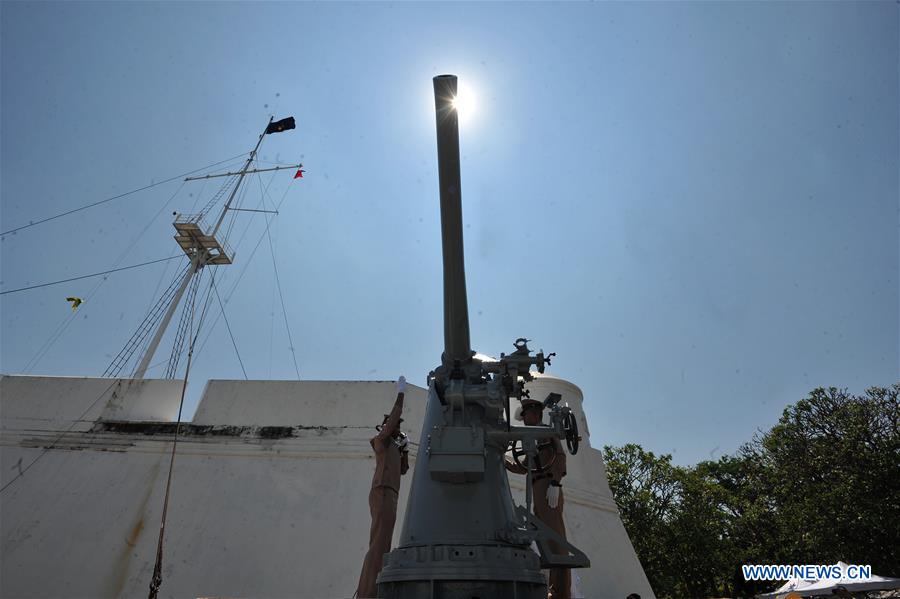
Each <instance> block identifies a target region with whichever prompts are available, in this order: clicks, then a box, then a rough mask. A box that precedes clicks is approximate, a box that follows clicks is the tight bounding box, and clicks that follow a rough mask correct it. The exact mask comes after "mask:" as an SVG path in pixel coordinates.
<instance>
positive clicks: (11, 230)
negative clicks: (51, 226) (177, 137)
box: [0, 152, 246, 237]
mask: <svg viewBox="0 0 900 599" xmlns="http://www.w3.org/2000/svg"><path fill="white" fill-rule="evenodd" d="M244 154H246V152H244V153H242V154H238V155H237V156H232V157H231V158H226V159H225V160H220V161H219V162H214V163H212V164H209V165H207V166H204V167H200V168H197V169H194V170H192V171H188V172H186V173H182V174H180V175H175V176H174V177H169V178H168V179H164V180H163V181H160V182H159V183H151V184H150V185H145V186H144V187H140V188H138V189H133V190H131V191H126V192H125V193H120V194H119V195H116V196H113V197H111V198H106V199H105V200H100V201H99V202H94V203H92V204H88V205H86V206H82V207H80V208H74V209H73V210H68V211H66V212H62V213H60V214H57V215H55V216H49V217H47V218H42V219H41V220H36V221H32V222H29V223H28V224H27V225H22V226H21V227H16V228H14V229H9V230H8V231H3V232H2V233H0V237H3V236H4V235H9V234H10V233H15V232H16V231H21V230H22V229H27V228H29V227H34V226H37V225H40V224H42V223H46V222H48V221H51V220H54V219H57V218H62V217H63V216H68V215H69V214H74V213H76V212H80V211H82V210H87V209H88V208H93V207H94V206H99V205H100V204H105V203H106V202H112V201H113V200H118V199H119V198H124V197H125V196H128V195H131V194H134V193H137V192H139V191H144V190H145V189H150V188H151V187H156V186H157V185H162V184H163V183H169V182H170V181H174V180H176V179H179V178H182V177H185V176H187V175H193V174H194V173H197V172H200V171H202V170H205V169H208V168H211V167H213V166H218V165H220V164H223V163H225V162H230V161H231V160H234V159H235V158H240V157H241V156H243V155H244Z"/></svg>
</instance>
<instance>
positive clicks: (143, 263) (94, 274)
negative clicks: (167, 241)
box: [0, 255, 178, 295]
mask: <svg viewBox="0 0 900 599" xmlns="http://www.w3.org/2000/svg"><path fill="white" fill-rule="evenodd" d="M175 258H178V256H177V255H176V256H169V257H168V258H160V259H158V260H150V261H148V262H141V263H140V264H132V265H131V266H123V267H121V268H113V269H110V270H104V271H102V272H95V273H92V274H89V275H81V276H80V277H72V278H71V279H60V280H59V281H50V282H49V283H40V284H39V285H29V286H28V287H19V288H18V289H10V290H9V291H0V295H6V294H7V293H16V292H19V291H28V290H29V289H38V288H40V287H49V286H50V285H59V284H60V283H68V282H70V281H80V280H81V279H89V278H91V277H99V276H100V275H108V274H110V273H113V272H119V271H122V270H128V269H131V268H138V267H141V266H147V265H148V264H157V263H159V262H167V261H169V260H173V259H175Z"/></svg>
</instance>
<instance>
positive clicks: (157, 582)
mask: <svg viewBox="0 0 900 599" xmlns="http://www.w3.org/2000/svg"><path fill="white" fill-rule="evenodd" d="M216 272H217V271H213V273H212V276H211V277H210V281H211V282H210V289H212V286H213V285H214V284H215V278H216ZM196 299H197V298H196V296H194V302H193V304H192V306H191V317H190V322H189V324H188V328H189V329H190V330H191V331H192V332H193V324H194V311H195V308H196ZM210 299H211V292H209V291H208V292H207V294H206V301H205V302H204V305H203V310H202V311H201V312H200V318H199V319H198V321H197V332H196V333H195V334H193V335H192V336H191V342H190V344H189V345H188V355H187V365H186V366H185V369H184V382H183V383H182V385H181V401H180V402H179V404H178V419H177V421H176V422H175V436H174V439H173V440H172V455H171V457H170V458H169V474H168V477H167V478H166V493H165V496H164V498H163V510H162V518H161V519H160V523H159V540H158V541H157V544H156V563H155V564H154V566H153V578H152V579H151V581H150V594H149V595H148V599H156V598H157V596H158V594H159V587H160V586H161V585H162V558H163V539H164V536H165V532H166V517H167V516H168V511H169V492H170V490H171V488H172V471H173V470H174V469H175V450H176V448H177V447H178V432H179V430H180V429H181V415H182V413H183V411H184V395H185V391H186V390H187V384H188V377H189V375H190V373H191V362H192V359H193V356H194V346H195V345H196V343H197V338H198V337H199V336H200V329H201V328H202V327H203V321H204V320H205V318H206V314H207V309H208V308H209V303H210Z"/></svg>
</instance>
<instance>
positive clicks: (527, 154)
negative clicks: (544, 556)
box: [0, 2, 900, 463]
mask: <svg viewBox="0 0 900 599" xmlns="http://www.w3.org/2000/svg"><path fill="white" fill-rule="evenodd" d="M898 9H900V6H898V4H897V3H895V2H884V3H875V2H870V3H838V2H835V3H629V4H624V3H552V4H551V3H525V4H519V3H491V4H474V3H450V4H444V3H395V4H382V3H364V4H357V3H328V4H312V3H290V4H289V3H271V4H269V3H215V2H204V3H175V4H170V3H78V2H72V3H63V4H56V3H11V2H4V3H2V4H0V22H2V23H0V28H2V29H0V33H2V35H0V38H2V41H0V52H2V56H0V67H2V81H0V85H2V88H0V132H2V137H0V142H2V143H0V161H2V163H0V167H2V168H0V175H2V177H0V179H2V183H0V192H2V209H0V219H2V224H0V228H2V230H3V231H6V230H8V229H11V228H14V227H18V226H20V225H23V224H27V223H28V222H29V221H31V220H37V219H40V218H43V217H47V216H52V215H54V214H57V213H59V212H62V211H65V210H68V209H72V208H76V207H79V206H82V205H85V204H88V203H91V202H94V201H98V200H101V199H104V198H108V197H110V196H113V195H116V194H119V193H122V192H125V191H128V190H131V189H135V188H138V187H142V186H144V185H147V184H149V183H151V182H154V181H161V180H163V179H166V178H168V177H171V176H174V175H177V174H179V173H183V172H186V171H189V170H193V169H197V168H200V167H202V166H204V165H207V164H211V163H214V162H217V161H220V160H224V159H227V158H229V157H232V156H236V155H239V154H240V153H242V152H247V151H249V150H250V149H251V148H252V147H253V144H254V143H255V142H256V137H257V135H258V134H259V131H260V130H261V129H262V128H263V127H264V126H265V123H266V122H267V120H268V118H269V116H270V115H274V116H275V117H276V118H282V117H285V116H289V115H293V116H294V117H295V118H296V119H297V129H296V130H295V131H291V132H288V133H283V134H278V135H271V136H267V138H266V139H265V141H264V143H263V146H262V148H261V153H260V157H261V159H262V160H264V161H267V163H274V162H279V163H290V162H293V161H297V160H299V161H302V162H303V163H304V165H305V168H306V170H307V173H306V177H305V178H304V179H303V180H302V181H295V182H292V181H291V178H290V177H291V175H290V174H289V173H281V174H278V175H275V176H272V175H263V176H262V177H261V181H262V184H263V185H268V186H269V187H268V195H267V196H266V200H265V201H266V205H267V206H269V207H270V208H271V202H273V201H274V202H277V201H279V200H281V199H282V198H284V200H283V204H282V207H281V211H280V214H279V216H278V217H277V218H276V219H275V220H274V221H273V222H272V225H271V229H270V231H271V234H272V241H273V245H274V248H275V254H276V263H277V267H278V274H279V277H280V279H281V284H282V288H283V292H284V297H285V303H286V306H287V319H288V321H289V323H290V329H291V334H292V337H293V345H294V347H295V348H296V359H297V363H298V364H299V369H300V374H301V377H302V378H305V379H390V378H394V377H396V376H397V375H399V374H400V373H405V374H406V375H407V377H408V378H409V379H410V380H411V381H414V382H417V383H419V384H423V381H424V377H425V375H426V374H427V372H428V371H429V370H430V369H432V368H433V367H434V366H436V365H437V363H438V361H439V359H440V353H441V350H442V347H443V341H442V339H441V335H442V323H441V320H440V318H441V314H442V308H441V301H442V300H441V278H440V277H441V268H440V229H439V212H438V193H437V191H438V186H437V169H436V162H435V161H436V150H435V138H434V113H433V103H432V102H433V101H432V98H431V78H432V77H433V76H434V75H437V74H442V73H454V74H457V75H458V76H459V77H460V81H461V83H462V84H464V85H466V86H467V87H468V88H470V89H471V90H472V93H473V95H474V96H475V98H476V105H475V109H474V110H473V112H472V114H471V116H470V117H468V118H467V120H466V122H465V123H464V125H463V127H462V130H461V152H462V157H463V159H462V183H463V194H462V195H463V213H464V221H465V244H466V261H467V262H466V269H467V279H468V291H469V309H470V322H471V329H472V335H471V336H472V343H473V346H474V348H475V349H477V350H478V351H480V352H483V353H487V354H495V355H496V354H499V353H500V352H504V351H510V350H511V349H512V342H513V340H514V339H515V338H516V337H520V336H527V337H528V338H530V339H533V340H534V342H533V344H532V345H533V346H534V347H535V348H544V349H545V350H546V351H556V352H557V353H558V354H559V355H558V358H557V359H556V360H555V361H554V364H553V371H554V372H555V373H556V374H558V375H560V376H562V377H564V378H567V379H569V380H571V381H573V382H574V383H576V384H578V385H579V386H580V387H581V388H582V389H583V391H584V394H585V400H586V401H585V406H586V410H587V412H588V419H589V423H590V427H591V434H592V442H593V444H594V445H595V446H600V445H602V444H606V443H610V444H622V443H626V442H637V443H640V444H641V445H643V446H644V447H646V448H648V449H651V450H653V451H657V452H669V453H673V454H674V457H675V460H676V461H677V462H680V463H693V462H696V461H698V460H701V459H708V458H710V457H718V456H719V455H721V454H722V453H727V452H732V451H734V450H735V449H736V448H737V447H738V446H739V445H740V444H741V443H742V442H745V441H747V440H749V439H750V437H751V436H752V435H753V433H754V432H755V431H756V430H757V429H759V428H763V429H767V428H769V427H770V426H771V425H772V424H774V423H775V422H776V420H777V418H778V416H779V415H780V413H781V411H782V409H783V408H784V407H785V405H787V404H788V403H792V402H794V401H796V400H798V399H800V398H802V397H804V396H805V395H806V393H807V392H808V391H809V390H810V389H812V388H814V387H816V386H831V385H833V386H838V387H847V388H849V389H850V390H851V391H854V392H859V391H862V390H863V389H864V388H865V387H867V386H870V385H889V384H891V383H893V382H896V381H897V380H898V379H900V376H898V368H900V350H898V339H900V322H898V272H897V271H898V255H900V244H898V190H900V185H898V168H900V166H898V165H900V150H898V131H900V123H898V105H900V98H898V87H900V86H898V64H900V53H898V22H900V19H898V16H900V15H898ZM230 164H234V165H237V163H230ZM262 166H268V164H263V165H262ZM218 168H219V169H221V168H222V167H218ZM212 171H213V172H218V171H217V169H212ZM248 183H249V185H248V186H247V189H248V196H247V202H248V204H247V205H248V206H250V205H251V203H252V204H253V205H256V206H259V205H261V204H259V203H258V202H259V201H260V200H259V198H260V193H259V189H260V182H259V181H258V180H256V179H253V180H250V181H248ZM180 186H181V183H180V182H177V181H176V182H173V183H169V184H164V185H159V186H156V187H153V188H152V189H149V190H147V191H144V192H141V193H138V194H134V195H131V196H128V197H127V198H123V199H121V200H116V201H114V202H109V203H107V204H104V205H102V206H98V207H97V208H93V209H90V210H85V211H82V212H78V213H76V214H74V215H72V216H68V217H65V218H61V219H57V220H54V221H51V222H49V223H46V224H43V225H38V226H34V227H31V228H28V229H24V230H22V231H19V232H17V233H16V234H11V235H5V236H4V237H3V238H2V242H0V279H2V283H0V290H10V289H14V288H18V287H21V286H24V285H29V284H37V283H42V282H46V281H53V280H58V279H63V278H68V277H74V276H79V275H82V274H88V273H92V272H97V271H101V270H106V269H108V268H111V267H112V266H113V265H115V264H118V265H129V264H136V263H139V262H144V261H148V260H154V259H157V258H163V257H167V256H171V255H173V254H175V251H176V249H177V248H176V246H175V243H174V242H173V241H172V239H171V237H172V235H173V233H174V230H173V229H172V225H171V213H172V211H174V210H178V211H180V212H190V211H191V209H192V206H194V205H199V204H200V203H202V202H205V201H206V200H207V199H209V197H210V194H211V193H212V192H213V191H214V190H215V188H214V186H213V185H212V184H209V183H207V184H204V183H188V184H185V185H184V187H180ZM176 191H178V194H177V195H175V197H174V199H172V200H171V201H170V202H168V203H167V201H168V200H169V199H170V198H171V197H172V196H173V194H175V192H176ZM191 194H193V195H191ZM157 215H158V216H157ZM154 217H156V218H154ZM245 227H246V228H247V229H246V230H247V233H246V236H245V237H244V238H243V240H240V239H239V237H240V234H239V232H240V231H243V230H244V228H245ZM264 230H265V229H264V224H263V221H262V217H261V216H260V215H255V216H253V215H252V213H240V215H239V216H238V217H237V221H236V225H235V231H236V233H235V236H234V237H233V238H232V239H230V241H231V243H232V245H236V246H237V248H236V249H237V257H236V263H235V265H232V266H229V267H223V268H222V269H221V270H220V272H219V274H218V275H217V281H218V282H219V289H220V292H221V293H222V294H223V296H226V297H227V300H228V301H227V305H226V314H227V315H228V319H229V323H230V324H231V329H232V332H233V334H234V337H235V339H236V341H237V344H238V348H239V350H240V353H241V358H242V360H243V362H244V366H245V367H246V370H247V373H248V376H249V377H250V378H285V379H290V378H296V374H295V371H294V366H293V361H292V358H291V354H290V351H289V349H288V347H289V345H290V344H289V342H288V340H287V336H286V333H285V328H284V325H283V319H284V317H283V315H282V312H281V307H280V302H279V299H278V296H277V292H276V291H275V286H274V276H273V267H272V257H271V254H270V252H269V248H268V241H267V240H266V239H265V238H263V237H261V235H263V234H264ZM259 239H263V241H262V243H261V245H260V246H259V249H258V250H257V252H256V253H255V254H253V257H252V260H251V259H250V256H251V253H252V250H253V246H254V245H255V244H256V242H257V240H259ZM239 241H240V243H238V242H239ZM176 262H177V261H169V262H166V263H161V264H155V265H152V266H147V267H144V268H141V269H135V270H129V271H124V272H120V273H116V274H113V275H110V277H109V278H108V279H107V280H106V281H102V285H100V286H99V288H96V289H95V287H96V286H97V284H98V282H101V281H100V280H98V279H89V280H82V281H76V282H72V283H67V284H63V285H58V286H51V287H44V288H41V289H37V290H33V291H26V292H20V293H10V294H6V295H2V296H0V310H2V312H0V334H2V338H0V370H2V372H4V373H21V372H23V371H24V370H25V367H26V365H29V366H30V368H29V369H28V372H30V373H36V374H55V375H91V376H96V375H99V374H100V373H101V372H103V371H104V369H105V368H106V366H107V365H108V364H109V362H110V360H111V359H112V356H114V355H115V354H116V353H117V352H118V351H119V350H120V349H121V348H122V346H124V344H125V342H126V341H127V340H128V338H129V337H130V336H131V334H132V332H133V331H134V329H135V328H136V327H137V325H138V323H139V322H140V320H141V318H143V316H144V314H145V312H146V310H147V309H148V307H149V306H150V305H151V303H152V302H153V298H154V295H155V293H156V292H157V291H158V290H159V289H161V288H163V287H165V285H167V284H168V281H169V280H170V279H171V277H173V276H174V269H175V266H176ZM245 266H246V270H245V269H244V267H245ZM241 272H243V273H244V274H243V275H242V276H240V280H239V284H238V285H237V286H236V287H234V284H235V282H236V281H237V280H238V277H239V275H240V273H241ZM232 288H234V292H233V293H232V292H231V289H232ZM68 295H79V296H82V297H85V298H88V297H89V299H88V301H86V302H85V304H84V305H83V306H82V307H81V308H79V311H78V312H77V314H76V315H75V316H74V317H70V314H71V311H70V309H69V307H68V304H67V303H66V302H65V297H66V296H68ZM223 299H225V298H224V297H223ZM218 312H219V310H218V308H217V304H214V306H213V308H212V309H211V314H210V320H209V321H208V322H209V324H212V322H213V319H214V318H215V317H216V315H217V314H218ZM63 327H64V329H63V331H62V334H60V335H59V336H58V338H57V339H56V340H55V342H53V343H52V345H50V346H49V348H48V349H47V351H42V350H41V348H42V347H43V346H44V345H45V343H46V342H47V341H48V340H50V339H53V338H55V337H54V332H55V331H57V330H59V329H62V328H63ZM201 339H207V337H206V336H205V334H204V335H201ZM36 357H40V359H39V360H37V359H35V358H36ZM164 358H165V355H164V354H162V355H158V356H157V358H156V359H155V360H154V362H157V361H160V360H162V359H164ZM35 362H36V363H35ZM161 372H162V367H158V368H157V369H156V370H154V371H151V375H153V374H154V373H155V374H156V375H157V376H159V375H161ZM210 378H243V375H242V372H241V368H240V364H239V363H238V360H237V357H236V356H235V351H234V348H233V347H232V344H231V341H230V339H229V337H228V332H227V330H226V328H225V326H224V322H223V321H221V320H219V322H218V323H217V324H216V325H215V328H214V329H212V332H211V333H210V334H209V337H208V341H206V343H205V345H203V347H202V349H201V351H199V352H198V354H197V356H196V360H195V366H194V369H193V371H192V373H191V386H190V387H191V388H190V392H189V409H192V407H193V404H194V403H195V402H196V400H197V397H198V396H199V393H200V391H201V390H202V386H203V384H204V382H205V381H206V380H207V379H210Z"/></svg>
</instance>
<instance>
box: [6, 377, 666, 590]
mask: <svg viewBox="0 0 900 599" xmlns="http://www.w3.org/2000/svg"><path fill="white" fill-rule="evenodd" d="M110 383H112V380H111V379H74V378H55V377H3V379H2V381H0V483H2V484H3V485H5V484H6V483H7V482H8V481H10V480H11V479H12V478H13V477H15V476H17V474H18V472H19V468H20V467H21V468H27V467H28V466H29V464H31V463H32V461H33V460H34V459H35V458H37V457H38V456H40V458H39V459H38V461H37V462H34V464H33V465H32V466H31V467H30V469H28V470H27V472H26V473H25V475H24V476H23V477H21V478H19V479H18V480H16V481H15V482H13V483H12V485H10V487H9V488H8V489H6V490H5V491H4V492H3V493H2V495H0V558H2V559H0V596H3V597H22V598H25V597H67V598H75V597H86V598H98V597H141V596H146V594H147V590H148V585H149V582H150V577H151V574H152V571H153V564H154V559H155V554H156V541H157V535H158V529H159V522H160V513H161V509H162V497H163V492H164V488H165V477H166V472H167V468H168V458H169V452H170V451H171V438H170V437H168V436H165V435H123V434H117V433H90V432H81V433H77V434H67V435H65V437H64V438H63V439H62V441H61V442H59V443H57V444H56V445H55V447H54V449H52V450H49V451H45V450H44V447H47V446H51V445H53V443H54V441H56V440H57V439H58V438H59V433H58V431H60V430H63V429H65V428H66V427H68V426H69V425H70V424H71V422H72V421H73V420H74V419H76V418H78V417H79V416H80V415H81V414H82V413H83V412H84V411H85V409H86V408H87V407H88V406H89V405H90V403H91V402H92V401H95V400H96V399H97V397H99V396H101V395H102V392H103V391H104V389H105V388H106V387H107V386H108V385H110ZM157 383H159V385H157ZM173 383H174V384H173ZM541 384H546V385H551V386H554V385H555V387H554V390H557V391H559V387H560V385H561V386H562V387H564V388H565V389H564V397H565V398H566V399H567V400H568V401H569V403H570V405H572V406H573V407H576V402H579V404H578V405H579V406H580V391H577V387H574V385H571V384H569V383H565V382H559V380H558V379H554V380H553V381H550V380H547V381H542V382H541ZM566 385H568V387H566ZM151 390H152V392H150V391H151ZM110 395H111V392H110ZM532 395H533V396H535V397H536V396H537V395H538V393H535V391H532ZM178 396H180V381H145V383H144V384H143V385H141V386H140V387H139V391H138V392H136V394H135V395H134V396H129V395H128V394H125V399H124V400H122V399H120V398H121V396H117V398H115V399H117V400H119V401H120V403H121V406H122V407H121V408H118V407H116V406H115V405H113V406H111V405H110V402H109V401H108V400H106V401H105V404H104V401H99V402H98V403H100V404H104V405H103V408H102V409H100V408H97V411H96V412H95V411H91V410H89V411H88V414H89V416H86V417H85V418H84V419H83V420H85V421H87V420H88V418H89V417H93V418H97V417H99V416H100V415H101V414H104V413H105V414H110V415H112V416H113V418H114V419H116V420H123V419H124V418H122V417H121V415H122V414H123V413H130V414H133V415H147V414H161V416H160V417H159V418H157V420H161V421H171V420H172V419H173V418H174V416H173V414H172V411H171V406H172V402H171V397H176V398H177V397H178ZM425 397H426V391H425V390H424V389H422V388H420V387H415V386H413V385H410V387H409V388H408V390H407V399H406V405H407V409H406V410H405V413H404V420H405V421H404V427H405V428H406V429H407V430H408V431H409V432H410V438H411V439H412V440H416V441H417V440H418V438H419V432H420V431H419V430H418V428H419V425H420V423H421V421H422V417H423V415H424V402H425ZM394 398H395V393H394V385H393V382H344V381H304V382H296V381H293V382H289V381H249V382H247V381H210V382H209V384H208V386H207V389H206V391H205V393H204V397H203V400H202V401H201V404H200V406H199V408H198V410H197V413H196V415H195V419H194V422H195V423H196V424H219V425H241V426H243V425H257V426H296V427H318V428H302V429H297V432H296V433H295V434H297V435H299V436H296V437H291V438H288V439H275V440H266V439H259V438H257V437H252V436H248V437H221V436H218V437H213V436H208V437H186V438H183V439H182V440H180V441H179V446H178V455H177V458H176V465H175V471H174V474H173V487H172V494H171V499H170V505H169V516H168V526H167V529H166V545H165V553H164V562H163V564H164V567H163V586H162V588H161V592H160V596H162V597H179V598H181V597H201V596H205V597H210V596H213V597H271V598H276V597H349V596H350V595H351V594H352V593H353V591H354V590H355V588H356V581H357V577H358V575H359V568H360V565H361V563H362V558H363V555H364V554H365V550H366V543H367V541H368V529H369V512H368V503H367V496H368V490H369V485H370V481H371V477H372V471H373V460H372V452H371V447H370V446H369V444H368V440H369V438H371V436H372V435H374V433H375V431H374V428H373V427H374V425H375V424H378V423H380V422H381V417H382V414H384V413H385V412H387V411H388V410H389V409H390V407H391V405H392V404H393V401H394ZM110 399H113V398H111V397H110ZM144 404H147V405H144ZM163 406H165V407H163ZM175 409H176V410H177V401H176V402H175ZM92 410H93V409H92ZM41 423H43V424H41ZM582 423H583V420H582ZM89 428H90V422H80V423H78V424H77V426H76V429H75V430H81V431H84V430H87V429H89ZM585 441H587V437H585ZM585 445H586V443H585ZM416 452H417V447H416V445H415V444H414V445H413V447H412V452H411V457H412V459H413V460H414V459H415V456H416ZM20 458H21V462H20V461H19V460H20ZM410 472H412V469H411V470H410ZM514 484H515V483H514ZM408 490H409V480H406V479H404V481H403V484H402V489H401V497H400V506H399V510H398V514H400V515H401V517H402V514H403V513H404V512H405V504H406V499H407V494H408ZM566 493H567V495H566V502H567V511H566V520H567V526H568V528H569V531H570V538H571V540H572V541H573V543H574V544H576V545H577V546H579V547H580V548H582V549H583V550H585V551H586V552H587V553H588V555H589V556H590V557H591V560H592V563H593V564H594V565H593V567H591V568H590V569H588V570H583V571H580V572H579V573H580V574H581V575H582V587H583V589H584V590H585V593H586V596H587V597H592V598H593V597H596V598H600V599H603V598H605V597H609V598H610V599H622V598H624V597H625V595H627V594H628V593H629V592H638V593H640V594H641V596H642V597H645V598H646V597H652V596H653V595H652V593H651V592H650V589H649V585H647V583H646V578H645V577H644V576H643V572H641V570H640V566H639V564H638V563H637V560H636V558H634V552H633V550H632V548H631V545H630V542H629V541H628V538H627V536H626V535H625V534H624V530H623V529H622V525H621V522H620V521H619V519H618V514H617V512H616V511H615V507H614V504H613V505H611V504H610V501H609V489H608V486H607V485H606V481H605V472H604V469H603V464H602V460H601V459H600V457H599V453H597V452H592V451H589V448H588V447H586V446H584V447H583V448H582V452H580V453H579V455H578V456H576V457H575V458H570V467H569V475H568V477H567V479H566ZM400 529H401V523H399V522H398V525H397V527H396V530H395V541H396V538H397V537H398V536H399V532H400ZM625 590H627V592H625Z"/></svg>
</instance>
